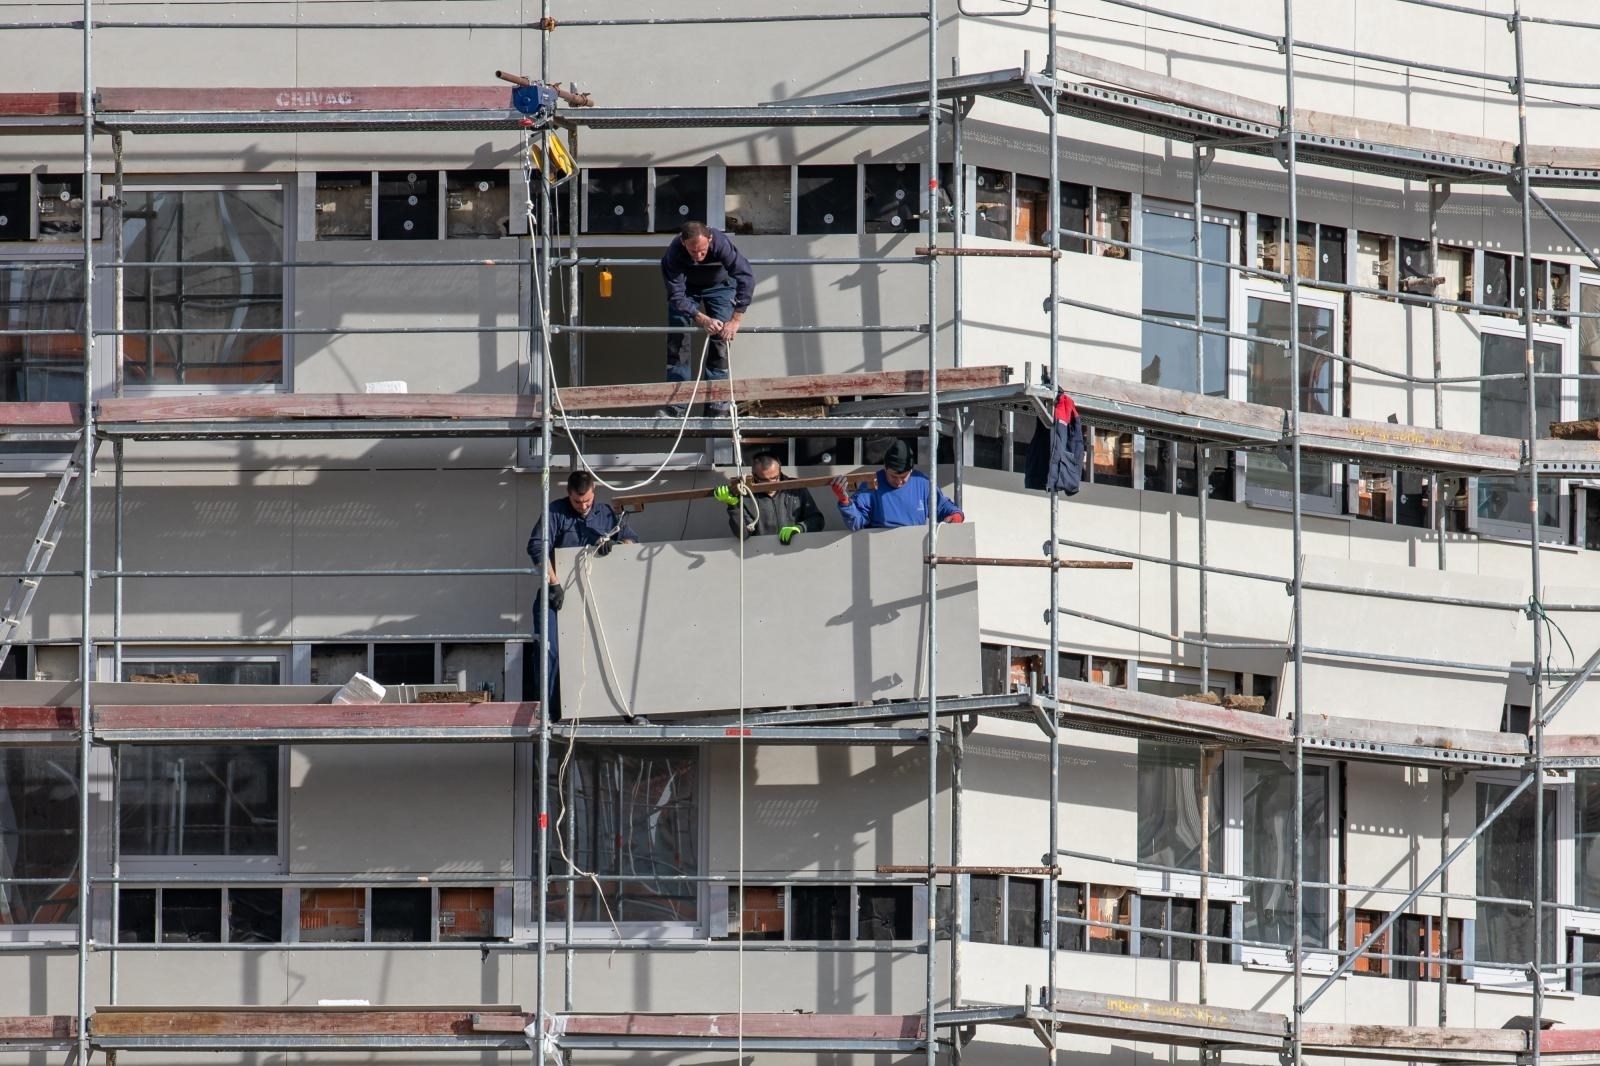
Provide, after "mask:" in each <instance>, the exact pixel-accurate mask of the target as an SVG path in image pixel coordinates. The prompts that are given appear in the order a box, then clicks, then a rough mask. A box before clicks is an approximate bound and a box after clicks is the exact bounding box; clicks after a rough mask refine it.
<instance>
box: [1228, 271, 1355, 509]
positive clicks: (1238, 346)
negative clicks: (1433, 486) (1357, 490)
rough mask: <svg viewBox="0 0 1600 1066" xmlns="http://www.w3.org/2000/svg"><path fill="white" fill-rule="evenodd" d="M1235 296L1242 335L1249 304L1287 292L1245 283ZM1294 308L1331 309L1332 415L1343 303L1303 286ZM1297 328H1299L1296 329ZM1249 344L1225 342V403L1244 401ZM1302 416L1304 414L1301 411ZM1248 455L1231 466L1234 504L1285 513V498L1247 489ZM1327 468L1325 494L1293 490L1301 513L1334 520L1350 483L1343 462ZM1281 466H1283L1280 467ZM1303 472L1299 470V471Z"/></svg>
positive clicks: (1341, 369)
mask: <svg viewBox="0 0 1600 1066" xmlns="http://www.w3.org/2000/svg"><path fill="white" fill-rule="evenodd" d="M1234 289H1235V291H1236V293H1237V294H1238V296H1237V299H1238V303H1237V304H1236V305H1235V307H1234V309H1233V310H1234V314H1235V318H1234V321H1235V322H1238V323H1239V328H1238V330H1237V331H1236V332H1240V333H1244V332H1248V330H1249V324H1250V319H1249V311H1250V301H1251V300H1262V301H1264V302H1272V303H1279V304H1285V305H1287V304H1288V303H1289V293H1288V291H1287V289H1286V288H1284V287H1280V286H1271V285H1266V284H1262V283H1259V282H1255V281H1253V280H1252V279H1246V280H1245V282H1244V283H1243V284H1240V285H1236V286H1234ZM1299 302H1300V306H1301V307H1307V306H1309V307H1315V308H1318V309H1320V310H1327V311H1331V312H1332V314H1333V327H1332V330H1331V332H1332V335H1333V351H1334V353H1335V354H1336V355H1337V356H1338V357H1339V358H1337V359H1333V360H1331V364H1332V365H1331V369H1332V381H1331V382H1330V383H1329V386H1328V389H1329V394H1330V397H1331V401H1332V402H1331V406H1333V407H1334V408H1335V412H1336V413H1337V412H1339V411H1342V410H1343V409H1344V398H1345V388H1346V383H1347V381H1348V380H1349V375H1348V374H1347V373H1346V369H1345V365H1344V363H1343V361H1342V360H1343V358H1344V356H1345V350H1344V325H1345V317H1346V316H1345V301H1344V298H1343V297H1342V296H1340V295H1338V294H1336V293H1332V292H1329V291H1327V290H1318V289H1317V288H1316V286H1315V285H1313V284H1310V283H1306V284H1303V285H1302V286H1301V289H1300V301H1299ZM1302 328H1303V326H1302ZM1251 343H1252V342H1251V341H1247V340H1243V339H1239V338H1232V339H1230V340H1229V341H1228V351H1229V362H1228V383H1229V384H1228V397H1229V399H1234V400H1242V401H1245V402H1251V401H1250V395H1249V392H1250V345H1251ZM1289 388H1290V390H1291V393H1292V395H1293V396H1295V397H1296V398H1297V397H1298V394H1299V384H1298V383H1296V382H1291V383H1290V385H1289ZM1302 413H1305V412H1302ZM1252 457H1253V453H1251V452H1248V451H1245V452H1240V453H1239V462H1238V463H1237V464H1235V471H1236V473H1235V477H1236V479H1237V480H1236V486H1237V487H1236V490H1235V493H1234V498H1235V499H1236V500H1238V501H1239V502H1240V503H1244V504H1246V505H1248V506H1251V507H1259V508H1262V509H1264V510H1272V511H1287V510H1289V509H1290V508H1291V506H1292V504H1291V503H1290V501H1288V500H1283V501H1278V500H1276V499H1274V498H1272V497H1269V496H1267V495H1265V494H1264V493H1265V490H1263V489H1261V488H1260V487H1252V486H1251V483H1250V460H1251V458H1252ZM1327 462H1328V466H1329V478H1328V489H1329V491H1328V495H1327V496H1321V495H1312V494H1310V493H1307V492H1306V491H1305V490H1304V488H1303V487H1300V486H1296V491H1298V492H1299V495H1300V507H1301V510H1303V511H1306V512H1310V513H1315V514H1319V515H1330V516H1339V515H1343V514H1344V505H1345V493H1346V485H1347V484H1348V483H1349V481H1350V477H1349V472H1348V469H1347V466H1348V464H1345V463H1339V462H1334V461H1333V460H1327ZM1285 465H1287V464H1285ZM1302 472H1303V468H1302Z"/></svg>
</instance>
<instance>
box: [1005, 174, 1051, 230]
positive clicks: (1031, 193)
mask: <svg viewBox="0 0 1600 1066" xmlns="http://www.w3.org/2000/svg"><path fill="white" fill-rule="evenodd" d="M1011 239H1012V240H1014V241H1023V242H1025V243H1027V244H1049V243H1050V182H1049V180H1048V179H1045V178H1036V177H1034V176H1033V175H1031V174H1018V175H1017V218H1016V223H1015V225H1014V226H1013V228H1012V233H1011Z"/></svg>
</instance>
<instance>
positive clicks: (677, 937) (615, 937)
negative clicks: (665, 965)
mask: <svg viewBox="0 0 1600 1066" xmlns="http://www.w3.org/2000/svg"><path fill="white" fill-rule="evenodd" d="M585 746H586V747H589V748H590V749H591V750H598V751H602V752H614V751H618V750H622V751H655V752H662V751H668V750H678V751H682V752H684V753H685V754H692V756H693V758H694V760H695V790H696V795H697V796H698V800H697V802H696V804H695V806H696V810H695V835H696V841H695V849H696V853H697V854H696V855H695V863H696V866H697V867H698V868H699V869H701V870H707V869H708V868H709V866H710V858H711V841H710V831H711V804H710V802H709V796H710V792H709V790H710V786H711V766H710V763H711V759H710V757H709V749H708V747H707V746H706V745H704V744H683V745H672V746H671V747H670V748H659V749H658V748H655V747H653V746H647V747H639V746H634V745H628V744H616V745H602V746H598V747H595V746H592V745H585ZM563 756H564V753H559V752H556V751H554V750H552V753H551V767H552V769H553V770H554V769H556V768H558V767H559V766H560V764H561V761H562V758H563ZM530 777H531V785H532V792H533V793H535V794H537V792H538V789H539V779H538V768H537V766H535V767H533V768H532V772H531V774H530ZM560 804H561V800H560V797H559V796H558V795H557V794H556V791H555V789H554V788H552V789H551V792H550V807H551V823H552V824H551V828H550V842H551V848H552V862H551V873H552V875H553V876H554V875H557V874H559V871H558V870H557V869H556V867H557V866H558V865H560V855H559V851H557V850H556V835H555V832H556V825H555V821H556V818H557V816H559V814H560V810H561V807H560ZM518 812H519V817H520V819H521V821H522V825H521V826H520V827H519V828H518V830H517V836H518V839H526V840H529V841H530V842H531V843H532V846H533V847H534V848H535V850H536V849H537V845H538V840H537V837H536V833H537V824H536V821H535V818H534V814H533V811H532V809H531V805H528V806H523V805H520V804H519V805H518ZM569 813H570V812H569ZM601 883H602V884H607V883H608V882H605V881H604V880H602V882H601ZM609 883H611V884H615V883H616V882H609ZM711 888H712V885H711V884H710V882H707V881H698V882H695V920H694V921H692V922H612V921H609V920H607V919H606V918H604V917H601V918H600V919H599V920H597V921H579V920H578V919H576V918H574V919H573V920H572V939H573V941H574V942H579V941H663V942H668V941H681V940H703V939H706V938H708V937H709V936H710V935H711V933H712V930H713V929H714V928H715V925H716V923H717V922H718V920H719V919H718V917H716V916H715V915H714V914H713V911H714V907H713V903H714V900H713V895H712V892H711V891H710V889H711ZM551 898H552V900H553V899H554V895H553V894H552V897H551ZM851 898H852V902H853V901H854V895H853V894H852V897H851ZM538 907H539V901H538V898H537V892H536V891H535V892H534V893H533V894H532V898H531V899H530V900H529V904H528V909H527V913H526V917H523V916H521V915H520V914H519V916H518V919H517V920H516V922H515V923H514V928H515V929H516V936H517V938H519V939H532V937H533V931H534V928H535V925H536V923H537V922H538V919H539V914H538ZM726 913H727V907H726V905H724V906H723V908H722V912H721V914H722V917H721V919H720V920H721V921H726ZM788 920H789V919H788V916H787V914H786V915H785V917H784V923H785V932H786V933H787V928H788ZM566 928H567V920H566V919H565V918H554V917H551V918H547V920H546V936H547V937H548V938H550V939H552V940H556V941H561V942H565V938H566Z"/></svg>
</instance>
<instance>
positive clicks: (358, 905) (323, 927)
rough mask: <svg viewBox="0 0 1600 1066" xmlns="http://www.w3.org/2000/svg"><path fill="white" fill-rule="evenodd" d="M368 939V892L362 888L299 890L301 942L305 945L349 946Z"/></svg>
mask: <svg viewBox="0 0 1600 1066" xmlns="http://www.w3.org/2000/svg"><path fill="white" fill-rule="evenodd" d="M366 938H367V891H366V889H364V888H332V887H329V888H302V889H301V890H300V939H301V940H302V941H304V942H305V943H308V944H321V943H331V942H335V941H339V942H347V943H348V942H351V941H359V940H365V939H366Z"/></svg>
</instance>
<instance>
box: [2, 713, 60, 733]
mask: <svg viewBox="0 0 1600 1066" xmlns="http://www.w3.org/2000/svg"><path fill="white" fill-rule="evenodd" d="M77 728H78V708H76V707H0V732H26V733H31V732H49V731H54V730H74V729H77Z"/></svg>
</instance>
